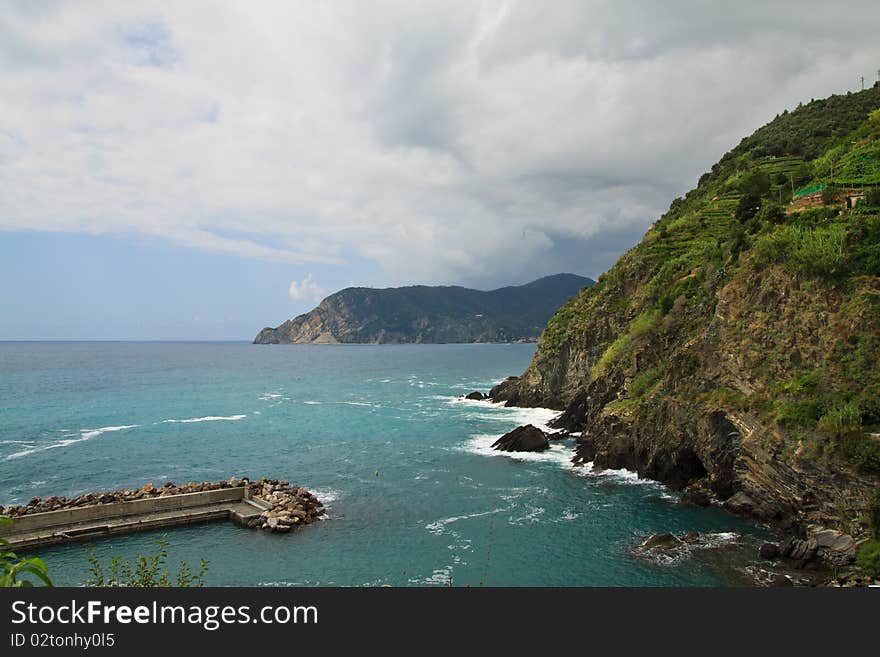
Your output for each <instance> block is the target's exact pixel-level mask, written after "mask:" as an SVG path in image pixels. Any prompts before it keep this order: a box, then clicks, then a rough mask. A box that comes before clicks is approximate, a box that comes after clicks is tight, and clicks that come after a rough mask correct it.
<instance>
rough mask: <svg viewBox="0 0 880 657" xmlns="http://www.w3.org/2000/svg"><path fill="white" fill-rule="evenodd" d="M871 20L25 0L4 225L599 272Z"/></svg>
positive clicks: (851, 55) (507, 6)
mask: <svg viewBox="0 0 880 657" xmlns="http://www.w3.org/2000/svg"><path fill="white" fill-rule="evenodd" d="M878 24H880V5H878V4H877V3H876V2H848V3H833V4H832V3H824V2H823V3H820V2H790V3H770V2H738V3H728V2H724V3H721V2H717V3H713V2H663V3H659V2H620V1H618V2H606V1H594V2H581V1H571V2H566V1H563V0H559V1H557V2H553V3H540V2H482V3H475V2H460V3H454V2H453V3H450V2H442V3H439V2H438V3H418V4H413V3H409V2H402V1H401V2H377V3H360V2H357V3H355V2H351V3H321V4H316V3H313V2H302V3H290V2H279V3H260V4H259V5H256V6H255V5H252V4H249V3H240V4H236V3H231V4H224V5H222V6H218V5H211V6H210V7H209V6H207V5H201V4H197V3H175V4H159V5H155V6H152V5H140V4H138V5H131V4H129V3H110V4H102V5H97V6H92V5H91V4H90V3H70V4H65V3H61V4H58V5H50V6H47V7H46V8H44V9H42V10H41V11H39V12H33V11H30V10H28V5H27V4H25V5H21V6H19V9H14V8H13V9H10V10H8V11H6V12H4V15H3V16H2V17H0V35H4V36H6V37H9V38H4V39H2V40H0V83H2V84H3V87H4V89H5V90H6V91H7V93H6V94H4V98H3V99H2V100H0V117H2V118H0V121H2V125H0V162H2V167H0V185H2V186H3V189H4V190H6V191H5V193H4V194H3V195H2V197H0V228H6V229H12V230H33V229H39V230H57V231H74V232H85V233H91V234H145V235H149V236H155V237H161V238H165V239H168V240H171V241H173V242H176V243H180V244H185V245H188V246H191V247H194V248H199V249H204V250H208V251H217V252H223V253H229V254H234V255H237V256H241V257H245V258H256V259H269V260H281V261H287V262H291V263H300V264H301V263H309V262H321V263H337V264H338V265H339V266H340V267H346V266H348V267H350V268H351V271H350V272H349V276H350V278H352V279H354V280H358V277H359V275H360V273H361V271H366V268H364V269H363V270H360V269H358V265H356V264H350V263H348V262H346V260H345V259H344V258H342V257H341V256H340V255H339V254H341V253H354V254H355V255H356V256H357V259H358V261H362V260H361V259H366V260H367V261H372V262H375V263H378V264H379V265H380V266H381V268H382V271H383V272H384V273H383V276H382V277H381V279H379V280H377V279H376V278H375V276H374V275H373V274H372V273H371V274H369V276H371V278H370V280H364V281H363V282H365V283H373V284H391V283H404V282H434V283H439V282H453V283H470V284H480V285H483V286H486V287H491V286H496V285H502V284H506V283H509V282H511V281H522V280H525V279H526V278H529V277H532V276H536V275H540V274H546V273H552V272H555V271H561V270H568V271H574V272H576V273H581V274H587V275H591V276H594V277H595V276H598V274H599V273H600V272H601V271H603V270H604V269H607V267H608V266H610V265H611V264H612V263H613V261H614V259H615V258H616V257H617V255H619V254H620V253H621V252H622V251H624V250H626V249H627V248H629V247H630V246H631V245H632V244H634V243H635V242H636V241H637V240H638V239H639V237H640V236H641V235H642V234H643V233H644V231H645V229H646V228H647V227H648V226H649V225H650V223H651V222H652V221H654V220H655V219H656V218H657V216H659V214H660V213H661V212H663V210H665V209H666V208H667V207H668V205H669V203H670V201H671V200H672V198H674V197H675V196H678V195H680V194H682V193H684V192H685V191H687V190H688V189H689V188H691V187H693V186H694V185H695V184H696V181H697V179H698V178H699V176H700V174H702V173H703V172H705V171H706V170H708V169H709V168H710V167H711V165H712V164H713V163H714V162H715V161H716V160H718V158H719V157H720V156H721V155H722V154H723V153H724V152H725V151H727V150H729V149H730V148H731V147H733V146H734V145H735V144H736V143H737V142H738V141H739V140H740V139H741V138H742V137H743V136H744V135H746V134H748V133H750V132H751V131H753V130H754V129H755V128H757V127H758V126H760V125H761V124H763V123H764V122H766V121H768V120H770V119H772V118H773V116H775V114H776V113H778V112H780V111H782V110H783V109H785V108H792V107H794V106H795V105H797V103H798V102H799V101H801V100H809V99H810V98H811V97H821V96H825V95H828V94H831V93H840V92H845V91H847V90H849V89H855V88H857V86H858V80H859V77H860V76H862V75H864V76H865V77H866V78H868V81H869V83H870V82H871V81H873V79H874V75H875V74H876V70H877V69H878V68H880V41H878V39H877V38H876V26H877V25H878ZM248 235H251V236H253V237H251V238H248V237H247V236H248ZM363 275H364V276H367V274H363ZM318 284H320V281H317V282H315V285H318Z"/></svg>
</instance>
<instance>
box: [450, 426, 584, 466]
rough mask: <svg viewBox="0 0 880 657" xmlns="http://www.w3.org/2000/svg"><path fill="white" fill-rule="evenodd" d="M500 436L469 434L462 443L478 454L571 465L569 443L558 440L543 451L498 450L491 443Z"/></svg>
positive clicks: (469, 450) (468, 449) (571, 452)
mask: <svg viewBox="0 0 880 657" xmlns="http://www.w3.org/2000/svg"><path fill="white" fill-rule="evenodd" d="M499 437H500V436H497V435H495V434H479V435H476V436H471V439H470V440H469V441H467V443H465V445H464V449H465V451H468V452H471V453H472V454H479V455H480V456H496V457H498V456H501V457H506V458H511V459H514V460H515V461H532V462H539V461H540V462H545V463H558V464H559V465H562V466H566V467H569V466H571V457H572V456H574V452H573V451H572V449H571V447H570V446H569V445H565V444H562V443H559V442H556V443H555V444H553V443H551V445H550V449H547V450H544V451H543V452H499V451H498V450H496V449H493V448H492V443H494V442H495V441H496V440H498V438H499Z"/></svg>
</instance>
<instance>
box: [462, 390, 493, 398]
mask: <svg viewBox="0 0 880 657" xmlns="http://www.w3.org/2000/svg"><path fill="white" fill-rule="evenodd" d="M464 398H465V399H472V400H474V401H483V400H484V399H488V397H486V395H484V394H483V393H482V392H479V391H478V390H474V391H473V392H471V393H469V394H467V395H465V396H464Z"/></svg>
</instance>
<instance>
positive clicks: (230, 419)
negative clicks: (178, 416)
mask: <svg viewBox="0 0 880 657" xmlns="http://www.w3.org/2000/svg"><path fill="white" fill-rule="evenodd" d="M246 417H247V415H228V416H225V417H224V416H220V415H207V416H205V417H191V418H187V419H185V420H162V422H161V424H167V423H172V424H192V423H193V422H219V421H226V422H235V421H236V420H243V419H244V418H246Z"/></svg>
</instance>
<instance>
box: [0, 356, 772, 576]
mask: <svg viewBox="0 0 880 657" xmlns="http://www.w3.org/2000/svg"><path fill="white" fill-rule="evenodd" d="M533 351H534V345H387V346H372V345H369V346H367V345H363V346H309V345H303V346H255V345H251V344H246V343H14V342H6V343H0V503H3V504H11V503H23V502H26V501H27V500H28V499H30V498H31V497H32V496H34V495H38V496H42V497H46V496H50V495H66V496H71V495H75V494H78V493H83V492H90V491H95V490H107V489H117V488H136V487H140V486H142V485H143V484H145V483H147V482H152V483H154V484H156V485H161V484H162V483H164V482H165V481H174V482H175V483H184V482H187V481H215V480H219V479H225V478H228V477H230V476H233V475H234V476H239V477H241V476H250V477H253V478H258V477H260V476H267V477H272V478H280V479H288V480H290V481H291V482H293V483H296V484H300V485H303V486H306V487H307V488H309V489H310V490H312V491H313V492H315V493H316V494H317V495H318V496H319V498H320V499H322V500H323V501H324V502H325V504H326V505H327V507H328V514H327V519H325V520H322V521H321V522H318V523H315V524H313V525H310V526H308V527H306V528H304V529H302V530H299V531H297V532H293V533H290V534H283V535H269V534H265V533H262V532H256V531H253V530H247V529H243V528H239V527H236V526H234V525H232V524H231V523H214V524H205V525H200V526H193V527H187V528H176V529H170V530H168V536H169V539H170V542H171V547H170V555H169V561H170V563H171V564H172V565H173V564H176V563H177V562H178V561H179V560H181V559H185V560H188V561H189V562H190V563H197V562H198V560H199V559H200V558H206V559H208V560H209V561H210V570H209V572H208V576H207V580H206V582H207V584H209V585H322V586H323V585H342V586H349V585H352V586H362V585H385V584H388V585H393V586H407V585H437V586H441V585H442V586H445V585H453V586H480V585H485V586H501V585H514V586H539V585H544V586H583V585H592V586H615V585H616V586H631V585H648V586H651V585H657V586H662V585H666V586H701V585H725V584H742V583H744V582H745V581H747V573H748V572H749V571H751V570H753V569H754V568H755V564H754V562H755V561H756V558H755V546H756V545H757V544H758V542H759V541H760V540H761V539H762V538H764V537H765V536H766V532H765V531H764V530H762V529H761V528H759V527H756V526H754V525H752V524H750V523H748V522H745V521H743V520H741V519H737V518H734V517H731V516H729V515H727V514H725V513H724V512H722V511H720V510H718V509H712V508H709V509H702V508H695V507H690V506H686V505H681V504H678V503H677V499H676V497H675V495H674V494H672V493H670V492H669V491H667V490H666V489H665V488H663V487H662V486H660V485H658V484H656V483H653V482H649V481H644V480H639V479H638V478H637V477H636V476H635V475H634V474H633V473H627V472H612V473H603V474H595V473H592V472H591V471H590V469H589V468H574V467H572V466H571V464H570V457H571V448H572V442H571V441H570V440H569V441H564V442H560V443H556V444H554V446H553V448H552V449H551V450H550V451H549V452H545V453H543V454H529V455H521V456H510V455H502V454H498V453H495V452H493V451H492V450H491V449H489V445H490V444H491V442H492V441H493V440H494V439H495V438H497V437H498V436H499V435H501V434H502V433H504V432H506V431H508V430H510V429H512V428H514V427H515V426H517V425H519V424H523V423H526V422H532V423H536V424H544V423H546V422H547V421H549V420H550V419H551V418H552V417H553V415H554V413H553V412H552V411H548V410H546V409H508V408H503V407H500V406H495V405H492V404H490V403H488V402H470V401H464V400H462V399H461V398H460V396H461V395H463V394H466V393H467V392H470V391H471V390H483V391H487V390H488V388H489V387H490V386H491V385H493V384H494V383H496V382H498V381H499V380H501V379H502V378H504V377H505V376H507V375H509V374H514V373H519V372H521V371H522V370H523V369H525V367H526V365H527V364H528V362H529V360H530V358H531V356H532V353H533ZM686 531H699V532H703V533H705V534H706V535H707V537H708V538H707V542H708V544H709V547H707V548H705V549H699V550H693V551H691V552H688V553H685V554H683V555H680V558H676V559H670V560H667V561H666V562H661V563H657V562H654V561H650V560H645V559H643V558H639V557H637V556H634V555H633V554H632V552H631V550H632V548H633V546H634V545H637V544H638V542H639V541H640V540H642V539H643V538H644V537H646V536H647V535H650V534H652V533H655V532H673V533H683V532H686ZM160 535H161V533H157V532H150V533H143V534H137V535H132V536H126V537H114V538H110V539H102V540H97V541H94V542H93V543H92V545H93V546H94V548H95V550H96V552H97V554H98V556H99V557H100V558H102V559H106V558H109V556H111V555H121V556H125V557H133V556H135V555H137V554H140V553H144V552H148V551H150V550H152V548H153V546H154V543H155V540H156V539H157V538H158V537H159V536H160ZM86 545H87V544H84V543H75V544H70V545H65V546H57V547H53V548H46V549H43V550H40V551H39V555H40V556H42V557H43V558H44V559H45V560H46V561H47V563H48V565H49V569H50V572H51V574H52V576H53V577H54V579H55V582H56V584H67V585H77V584H80V583H82V582H83V580H84V579H85V578H86V577H87V576H88V563H87V560H86Z"/></svg>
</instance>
